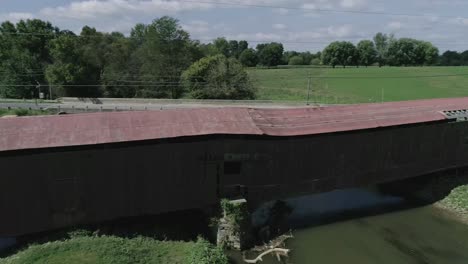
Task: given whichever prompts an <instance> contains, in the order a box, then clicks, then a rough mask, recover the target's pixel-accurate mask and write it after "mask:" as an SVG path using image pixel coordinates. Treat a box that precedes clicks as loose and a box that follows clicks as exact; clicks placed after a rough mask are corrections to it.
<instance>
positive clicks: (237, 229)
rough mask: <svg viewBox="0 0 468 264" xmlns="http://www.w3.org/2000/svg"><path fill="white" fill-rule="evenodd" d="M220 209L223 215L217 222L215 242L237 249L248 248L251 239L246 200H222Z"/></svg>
mask: <svg viewBox="0 0 468 264" xmlns="http://www.w3.org/2000/svg"><path fill="white" fill-rule="evenodd" d="M221 209H222V210H223V216H222V218H221V219H220V220H219V222H218V233H217V238H216V242H217V244H218V245H220V246H224V247H227V248H232V249H237V250H243V249H247V248H249V247H250V246H251V245H252V241H253V239H252V226H251V222H252V221H251V215H250V213H249V210H248V205H247V200H245V199H240V200H223V201H221Z"/></svg>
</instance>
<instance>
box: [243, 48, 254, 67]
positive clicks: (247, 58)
mask: <svg viewBox="0 0 468 264" xmlns="http://www.w3.org/2000/svg"><path fill="white" fill-rule="evenodd" d="M239 60H240V62H241V63H242V65H244V66H246V67H255V66H257V64H258V58H257V54H256V52H255V50H254V49H246V50H244V51H243V52H242V53H241V55H240V56H239Z"/></svg>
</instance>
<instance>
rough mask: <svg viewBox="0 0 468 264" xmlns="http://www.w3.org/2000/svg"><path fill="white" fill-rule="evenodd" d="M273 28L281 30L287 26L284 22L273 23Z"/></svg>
mask: <svg viewBox="0 0 468 264" xmlns="http://www.w3.org/2000/svg"><path fill="white" fill-rule="evenodd" d="M273 28H274V29H279V30H283V29H286V28H287V26H286V25H285V24H273Z"/></svg>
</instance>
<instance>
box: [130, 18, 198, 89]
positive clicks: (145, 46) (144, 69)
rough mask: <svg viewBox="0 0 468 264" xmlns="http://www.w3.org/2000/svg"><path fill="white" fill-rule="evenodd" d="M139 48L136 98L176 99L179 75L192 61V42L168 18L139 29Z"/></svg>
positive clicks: (137, 53)
mask: <svg viewBox="0 0 468 264" xmlns="http://www.w3.org/2000/svg"><path fill="white" fill-rule="evenodd" d="M139 27H140V28H139V29H138V31H142V32H141V33H139V35H141V37H142V41H141V46H139V47H138V48H137V50H136V51H135V56H136V61H137V63H136V66H137V69H139V70H138V74H139V75H140V78H139V81H141V82H144V83H142V84H141V86H140V87H138V90H137V94H136V95H137V96H138V97H156V98H179V97H180V96H181V95H182V92H183V90H182V86H181V85H178V82H179V80H180V75H181V73H182V72H183V71H184V70H185V69H187V68H188V67H189V66H190V64H191V63H192V62H193V60H194V59H193V58H194V56H195V55H194V54H193V45H195V43H193V42H192V41H191V40H190V37H189V34H188V33H187V32H186V31H184V30H183V29H182V27H181V26H180V25H179V22H178V20H176V19H174V18H170V17H162V18H160V19H156V20H154V21H153V23H151V24H150V25H147V26H143V27H142V26H139Z"/></svg>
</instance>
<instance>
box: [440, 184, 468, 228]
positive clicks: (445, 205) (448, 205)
mask: <svg viewBox="0 0 468 264" xmlns="http://www.w3.org/2000/svg"><path fill="white" fill-rule="evenodd" d="M434 206H435V207H436V208H438V209H440V210H443V211H445V212H446V213H447V214H448V215H449V216H451V217H453V218H456V219H457V220H459V221H462V222H463V223H465V224H468V185H463V186H459V187H457V188H455V189H453V190H452V191H451V192H450V194H449V195H448V196H447V197H445V198H444V199H443V200H441V201H439V202H437V203H435V204H434Z"/></svg>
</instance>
